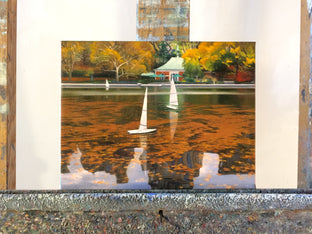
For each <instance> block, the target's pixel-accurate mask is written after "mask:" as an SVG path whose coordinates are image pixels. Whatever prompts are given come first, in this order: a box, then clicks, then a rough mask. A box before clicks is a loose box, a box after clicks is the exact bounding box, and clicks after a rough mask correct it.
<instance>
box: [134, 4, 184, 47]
mask: <svg viewBox="0 0 312 234" xmlns="http://www.w3.org/2000/svg"><path fill="white" fill-rule="evenodd" d="M189 22H190V1H189V0H138V1H137V34H136V35H137V40H138V41H157V40H169V41H174V40H175V41H188V40H189Z"/></svg>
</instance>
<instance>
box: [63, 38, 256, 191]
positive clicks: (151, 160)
mask: <svg viewBox="0 0 312 234" xmlns="http://www.w3.org/2000/svg"><path fill="white" fill-rule="evenodd" d="M255 46H256V45H255V43H254V42H183V41H141V42H133V41H62V43H61V49H62V65H61V67H62V77H61V78H60V79H61V82H62V100H61V105H62V112H61V165H60V167H61V188H62V189H214V188H255Z"/></svg>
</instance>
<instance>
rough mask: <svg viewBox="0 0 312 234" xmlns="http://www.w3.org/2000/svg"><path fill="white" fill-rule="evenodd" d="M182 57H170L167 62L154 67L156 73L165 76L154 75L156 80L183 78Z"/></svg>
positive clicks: (178, 79)
mask: <svg viewBox="0 0 312 234" xmlns="http://www.w3.org/2000/svg"><path fill="white" fill-rule="evenodd" d="M183 61H184V59H183V58H181V57H172V58H171V59H169V61H168V62H167V63H165V64H164V65H162V66H160V67H159V68H156V69H155V74H156V75H164V76H165V77H155V79H156V80H169V78H173V79H174V80H175V81H181V80H182V79H183V73H184V67H183Z"/></svg>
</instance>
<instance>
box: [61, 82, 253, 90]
mask: <svg viewBox="0 0 312 234" xmlns="http://www.w3.org/2000/svg"><path fill="white" fill-rule="evenodd" d="M139 87H167V88H169V87H170V84H169V83H155V84H141V83H133V84H131V83H129V84H127V83H124V84H123V83H120V84H110V88H139ZM176 87H177V88H212V89H254V88H255V84H176ZM62 88H101V89H105V88H106V85H105V84H90V83H89V84H88V83H62Z"/></svg>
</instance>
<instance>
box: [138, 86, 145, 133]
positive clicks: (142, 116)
mask: <svg viewBox="0 0 312 234" xmlns="http://www.w3.org/2000/svg"><path fill="white" fill-rule="evenodd" d="M145 129H147V89H146V90H145V95H144V101H143V108H142V114H141V121H140V127H139V130H141V131H142V130H145Z"/></svg>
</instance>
